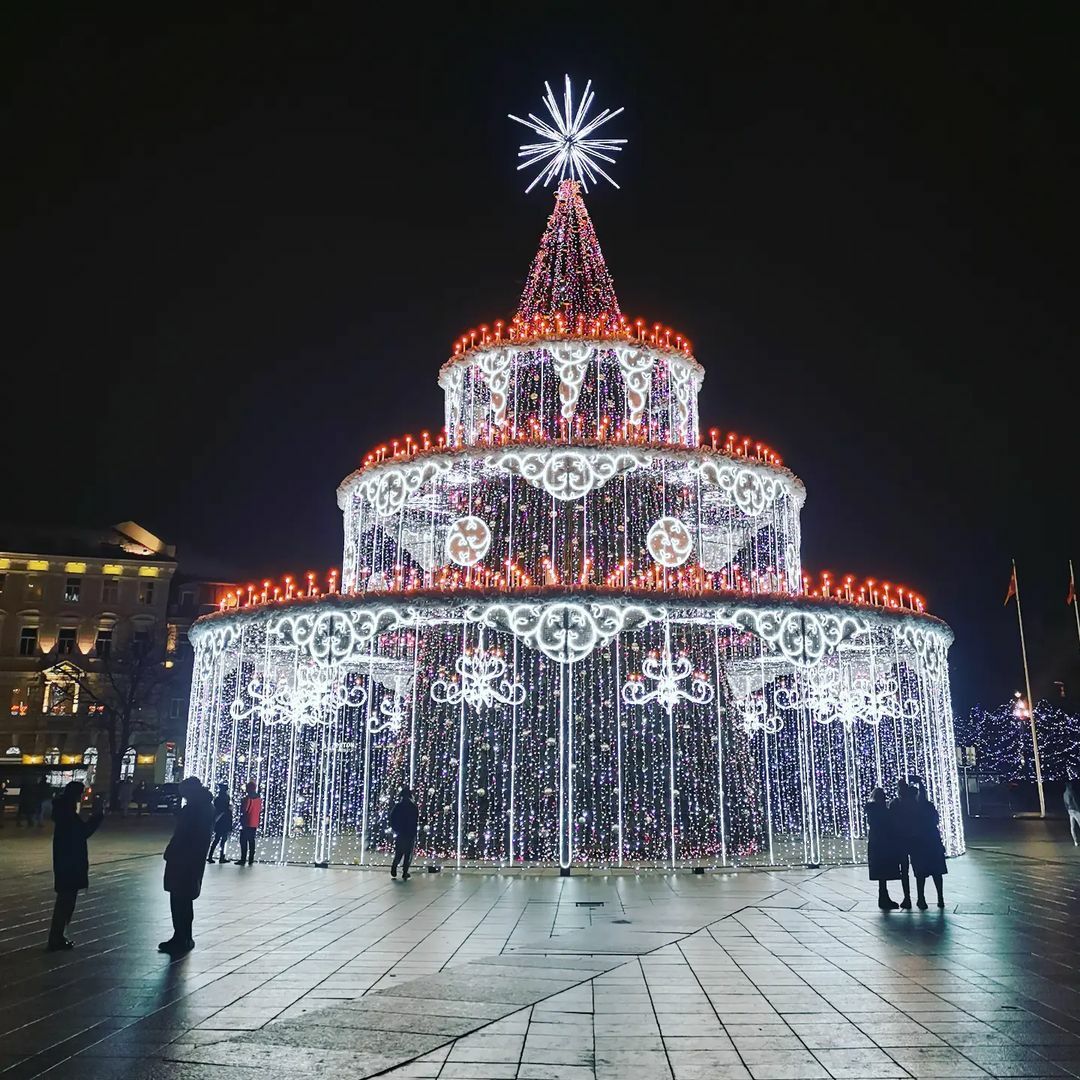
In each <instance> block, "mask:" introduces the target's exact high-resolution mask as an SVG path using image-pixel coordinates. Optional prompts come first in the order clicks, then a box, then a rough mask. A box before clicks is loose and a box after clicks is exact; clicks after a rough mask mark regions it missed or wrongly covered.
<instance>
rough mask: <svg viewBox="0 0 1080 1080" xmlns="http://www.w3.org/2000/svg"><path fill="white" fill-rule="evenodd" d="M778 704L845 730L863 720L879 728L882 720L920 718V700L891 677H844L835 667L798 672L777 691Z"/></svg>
mask: <svg viewBox="0 0 1080 1080" xmlns="http://www.w3.org/2000/svg"><path fill="white" fill-rule="evenodd" d="M776 703H777V705H778V706H780V708H782V709H792V710H795V709H800V710H806V711H807V712H808V713H809V714H810V715H811V716H812V717H813V719H814V720H815V722H817V723H819V724H831V723H833V722H834V721H837V720H839V721H840V723H841V724H843V725H844V727H845V728H851V727H852V726H853V725H854V724H856V723H857V722H860V721H861V722H862V723H864V724H870V725H872V726H876V725H878V724H880V723H881V722H882V721H883V720H886V721H895V720H913V719H915V718H916V717H917V716H918V715H919V702H918V700H916V699H915V698H912V697H908V696H905V695H904V694H903V693H902V691H901V687H900V682H899V680H898V679H896V678H895V677H893V676H892V675H885V674H879V675H878V677H877V678H876V679H874V680H871V679H870V678H869V676H867V675H854V676H852V677H850V678H845V674H844V672H843V671H842V670H841V669H840V667H839V666H834V665H832V664H820V665H818V666H817V667H813V668H808V669H806V670H804V671H802V672H799V673H798V674H797V675H796V676H795V678H794V680H793V681H792V682H791V683H790V684H789V685H787V686H781V687H778V688H777V690H776Z"/></svg>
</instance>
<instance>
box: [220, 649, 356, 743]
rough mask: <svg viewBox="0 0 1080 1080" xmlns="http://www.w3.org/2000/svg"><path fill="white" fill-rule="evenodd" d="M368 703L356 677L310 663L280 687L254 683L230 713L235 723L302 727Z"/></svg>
mask: <svg viewBox="0 0 1080 1080" xmlns="http://www.w3.org/2000/svg"><path fill="white" fill-rule="evenodd" d="M350 680H352V681H350ZM366 701H367V690H365V689H364V686H363V684H362V683H361V682H360V681H359V680H357V679H356V677H355V675H350V674H349V673H347V672H344V671H340V670H335V669H333V668H327V667H322V666H320V665H319V664H316V663H313V662H311V661H307V662H305V663H299V664H297V665H296V667H295V668H293V669H292V678H291V679H290V678H289V677H288V675H287V674H283V675H282V678H281V680H280V681H278V682H277V683H266V682H264V681H263V680H262V679H260V678H259V677H258V676H256V677H254V678H253V679H251V680H250V681H249V682H248V684H247V686H246V688H245V689H244V692H243V693H241V694H238V695H237V697H236V698H235V699H234V700H233V702H232V705H231V707H230V713H231V715H232V717H233V719H234V720H246V719H248V718H252V719H255V720H259V721H261V722H262V723H264V724H268V725H274V724H291V725H292V726H293V727H303V726H304V725H308V724H323V723H326V722H327V721H329V720H330V719H331V718H332V716H333V714H334V712H335V711H336V710H337V709H338V708H359V707H360V706H361V705H363V704H364V703H365V702H366Z"/></svg>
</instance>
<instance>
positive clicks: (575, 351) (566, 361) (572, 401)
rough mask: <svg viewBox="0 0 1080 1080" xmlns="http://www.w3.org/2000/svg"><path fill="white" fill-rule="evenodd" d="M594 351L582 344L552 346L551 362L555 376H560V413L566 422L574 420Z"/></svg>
mask: <svg viewBox="0 0 1080 1080" xmlns="http://www.w3.org/2000/svg"><path fill="white" fill-rule="evenodd" d="M593 351H594V350H593V349H592V348H591V347H590V346H588V345H581V344H574V345H570V344H565V345H563V344H560V345H552V346H551V360H552V363H553V364H554V365H555V374H556V375H558V376H559V402H560V412H561V413H562V417H563V419H564V420H573V419H574V413H575V412H576V410H577V403H578V397H579V396H580V394H581V384H582V383H583V382H584V381H585V372H586V370H587V369H588V366H589V360H590V359H591V358H592V356H593Z"/></svg>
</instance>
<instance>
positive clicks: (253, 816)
mask: <svg viewBox="0 0 1080 1080" xmlns="http://www.w3.org/2000/svg"><path fill="white" fill-rule="evenodd" d="M262 802H263V801H262V796H261V795H260V794H259V787H258V785H257V784H256V783H255V781H254V780H249V781H248V785H247V790H246V791H245V792H244V797H243V798H242V799H241V800H240V858H239V859H237V860H236V865H237V866H243V865H244V863H245V862H246V863H247V865H248V866H252V865H254V863H255V836H256V834H257V833H258V831H259V826H260V825H261V824H262Z"/></svg>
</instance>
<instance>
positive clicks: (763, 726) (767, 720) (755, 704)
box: [730, 676, 784, 735]
mask: <svg viewBox="0 0 1080 1080" xmlns="http://www.w3.org/2000/svg"><path fill="white" fill-rule="evenodd" d="M730 687H731V697H732V702H733V704H734V706H735V711H736V712H737V714H738V718H739V726H740V727H741V728H742V730H743V732H744V734H746V735H756V734H757V733H758V732H759V731H763V732H764V733H765V734H766V735H777V734H779V732H780V731H781V730H782V729H783V727H784V721H783V718H782V717H780V716H779V715H778V714H777V713H776V712H775V711H774V710H773V709H771V708H770V707H769V700H768V697H767V696H766V695H765V692H764V690H755V689H754V688H753V686H752V685H751V681H750V679H749V678H747V677H746V676H744V677H743V678H742V679H741V680H740V681H739V683H738V684H737V683H736V681H735V680H734V679H733V680H731V683H730Z"/></svg>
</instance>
